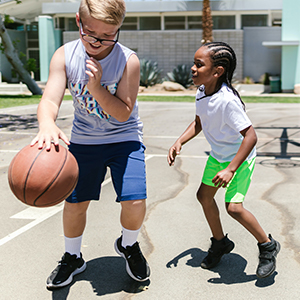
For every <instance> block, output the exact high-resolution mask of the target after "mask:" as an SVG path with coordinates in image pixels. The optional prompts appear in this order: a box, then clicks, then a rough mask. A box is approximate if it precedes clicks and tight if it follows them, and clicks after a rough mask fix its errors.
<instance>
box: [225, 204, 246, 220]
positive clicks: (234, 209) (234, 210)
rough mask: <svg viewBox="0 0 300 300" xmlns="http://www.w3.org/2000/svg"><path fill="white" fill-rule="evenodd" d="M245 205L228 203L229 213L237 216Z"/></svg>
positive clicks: (234, 216)
mask: <svg viewBox="0 0 300 300" xmlns="http://www.w3.org/2000/svg"><path fill="white" fill-rule="evenodd" d="M242 209H243V206H242V205H241V203H226V210H227V213H228V214H229V215H230V216H231V217H233V218H237V217H238V216H240V215H241V213H242Z"/></svg>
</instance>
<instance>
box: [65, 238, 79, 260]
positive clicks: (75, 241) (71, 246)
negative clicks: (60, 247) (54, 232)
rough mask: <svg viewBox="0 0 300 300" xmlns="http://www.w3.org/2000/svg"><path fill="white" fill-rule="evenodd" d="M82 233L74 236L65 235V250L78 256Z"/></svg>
mask: <svg viewBox="0 0 300 300" xmlns="http://www.w3.org/2000/svg"><path fill="white" fill-rule="evenodd" d="M81 241H82V235H81V236H77V237H75V238H68V237H66V236H65V252H69V253H70V254H71V255H73V254H76V255H77V257H80V249H81Z"/></svg>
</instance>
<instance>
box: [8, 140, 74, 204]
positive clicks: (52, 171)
mask: <svg viewBox="0 0 300 300" xmlns="http://www.w3.org/2000/svg"><path fill="white" fill-rule="evenodd" d="M8 181H9V186H10V188H11V190H12V192H13V193H14V195H15V196H16V197H17V198H18V199H19V200H20V201H22V202H23V203H25V204H28V205H30V206H36V207H47V206H53V205H56V204H58V203H60V202H62V201H63V200H64V199H66V198H67V197H68V196H69V195H70V194H71V193H72V191H73V190H74V188H75V186H76V184H77V181H78V165H77V161H76V159H75V157H74V156H73V155H72V153H71V152H69V151H68V150H67V149H66V148H65V147H63V146H61V145H58V146H55V145H54V144H51V149H50V151H47V150H46V147H45V145H44V147H43V148H42V149H38V145H37V144H35V145H34V146H30V145H28V146H26V147H24V148H23V149H21V150H20V151H19V152H18V153H17V154H16V156H15V157H14V158H13V160H12V161H11V163H10V165H9V169H8Z"/></svg>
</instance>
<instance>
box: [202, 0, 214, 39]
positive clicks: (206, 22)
mask: <svg viewBox="0 0 300 300" xmlns="http://www.w3.org/2000/svg"><path fill="white" fill-rule="evenodd" d="M212 29H213V21H212V16H211V9H210V2H209V0H203V8H202V41H201V42H202V44H205V43H208V42H212V41H213V34H212Z"/></svg>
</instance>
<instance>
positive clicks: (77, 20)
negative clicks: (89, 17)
mask: <svg viewBox="0 0 300 300" xmlns="http://www.w3.org/2000/svg"><path fill="white" fill-rule="evenodd" d="M79 21H80V17H79V13H78V12H77V13H76V24H77V26H78V27H79Z"/></svg>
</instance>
